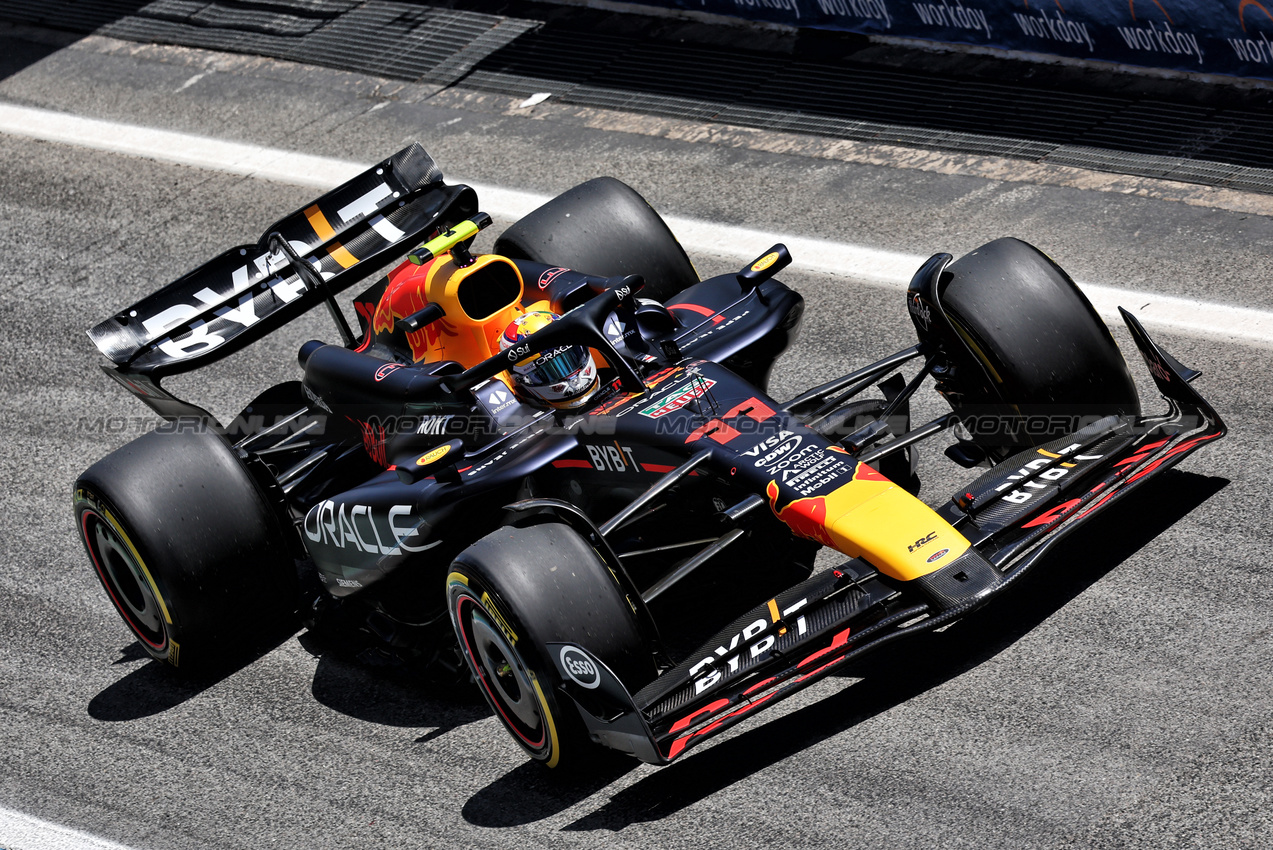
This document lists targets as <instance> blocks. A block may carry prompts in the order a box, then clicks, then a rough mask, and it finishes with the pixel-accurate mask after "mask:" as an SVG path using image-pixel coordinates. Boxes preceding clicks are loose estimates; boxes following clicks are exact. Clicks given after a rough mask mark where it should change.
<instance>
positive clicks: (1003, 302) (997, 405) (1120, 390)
mask: <svg viewBox="0 0 1273 850" xmlns="http://www.w3.org/2000/svg"><path fill="white" fill-rule="evenodd" d="M943 278H944V280H943V283H942V287H943V288H942V289H941V304H942V309H943V311H944V312H945V314H946V316H947V318H948V319H949V320H950V322H951V324H952V325H953V326H954V327H955V329H956V332H957V333H958V334H959V335H960V336H961V337H962V338H963V340H964V342H965V344H966V345H967V348H968V351H969V352H970V354H971V356H972V357H973V358H974V359H975V360H976V361H977V363H976V364H975V365H974V364H968V365H967V366H966V367H965V369H966V371H967V372H976V373H980V374H985V375H988V384H987V383H986V381H967V380H962V381H961V380H956V381H955V385H956V388H957V389H958V391H959V393H960V394H961V395H962V396H963V399H962V404H964V405H965V406H967V408H968V409H967V410H966V411H961V412H967V413H971V414H973V417H972V421H973V423H974V427H971V428H970V432H971V434H972V437H973V440H974V442H977V443H979V444H980V445H982V446H983V447H985V448H990V449H992V450H994V452H995V453H996V454H1001V453H1002V452H1004V451H1005V447H1006V450H1007V451H1008V452H1010V453H1011V452H1015V451H1016V450H1019V449H1021V448H1025V447H1029V446H1035V445H1039V444H1041V443H1045V442H1047V441H1048V440H1051V439H1055V438H1057V437H1060V436H1063V435H1064V434H1066V433H1072V432H1073V431H1075V430H1077V427H1071V425H1070V424H1069V423H1079V422H1081V420H1083V419H1085V418H1086V419H1095V418H1099V417H1101V416H1107V415H1110V414H1123V415H1135V414H1139V413H1140V401H1139V399H1138V397H1137V395H1136V386H1135V384H1134V383H1133V381H1132V377H1131V373H1130V372H1129V371H1128V369H1127V363H1126V362H1125V361H1124V360H1123V356H1122V354H1121V353H1120V352H1119V350H1118V345H1117V344H1116V343H1115V342H1114V337H1113V336H1112V335H1111V334H1110V332H1109V329H1108V328H1107V327H1106V326H1105V323H1104V322H1102V321H1101V318H1100V316H1099V315H1097V313H1096V310H1095V309H1094V308H1093V307H1092V305H1091V303H1090V302H1089V301H1088V300H1087V297H1086V296H1084V295H1083V293H1082V292H1081V291H1080V290H1079V288H1078V287H1077V286H1076V285H1075V284H1074V281H1073V280H1071V279H1070V276H1069V275H1068V274H1066V273H1065V271H1064V270H1062V269H1061V267H1060V266H1058V265H1057V264H1056V263H1054V262H1053V261H1052V260H1051V258H1049V257H1048V256H1047V255H1046V254H1044V253H1043V252H1042V251H1040V250H1039V249H1037V248H1035V247H1034V246H1033V245H1030V244H1028V243H1026V242H1022V241H1021V240H1019V239H1012V238H1004V239H996V240H995V241H993V242H990V243H988V244H986V245H983V246H981V247H980V248H978V249H977V250H975V251H973V252H972V253H970V254H968V255H966V256H964V257H961V258H960V259H958V260H956V261H955V262H953V263H951V264H950V265H949V266H947V268H946V273H945V274H944V275H943ZM956 409H959V408H958V406H957V408H956ZM983 412H984V413H986V414H988V415H987V416H984V417H976V414H977V413H983Z"/></svg>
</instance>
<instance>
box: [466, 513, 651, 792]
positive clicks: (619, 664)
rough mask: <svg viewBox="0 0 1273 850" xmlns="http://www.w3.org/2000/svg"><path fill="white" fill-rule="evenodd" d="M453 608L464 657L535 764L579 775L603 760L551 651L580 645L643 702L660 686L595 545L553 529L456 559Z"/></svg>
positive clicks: (493, 539)
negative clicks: (553, 646) (651, 686)
mask: <svg viewBox="0 0 1273 850" xmlns="http://www.w3.org/2000/svg"><path fill="white" fill-rule="evenodd" d="M447 601H448V604H449V607H450V610H451V622H452V624H453V625H454V626H455V634H456V637H457V639H458V640H459V645H460V653H461V655H463V656H464V659H465V661H466V662H467V663H468V665H469V669H470V670H471V672H472V673H473V677H474V679H475V680H476V682H477V685H478V688H479V690H481V692H482V696H483V697H485V698H486V701H487V702H488V703H489V704H490V706H491V710H492V711H494V712H495V716H496V717H497V718H498V719H499V721H500V722H501V723H502V724H503V725H504V728H505V729H506V730H507V731H508V733H509V734H510V735H511V736H512V737H513V740H515V741H516V742H517V743H518V744H519V745H520V746H521V748H522V749H523V750H525V751H526V753H527V754H528V755H529V756H530V757H531V758H532V759H534V760H535V761H537V762H540V763H541V764H544V765H546V766H547V767H551V768H554V769H555V770H560V771H566V772H573V771H574V770H577V769H578V768H580V767H581V765H585V764H587V763H588V762H589V761H591V757H593V756H596V755H600V752H599V751H598V748H597V746H596V745H595V744H593V743H591V742H590V741H589V740H588V735H587V732H586V731H585V727H584V724H583V721H582V720H581V719H580V717H579V714H578V711H577V709H576V708H575V706H574V705H573V703H572V702H571V700H570V698H569V697H567V696H565V695H564V694H562V693H561V691H560V690H559V686H560V685H561V684H562V680H561V676H560V674H559V673H558V672H557V668H556V666H555V665H554V664H553V663H552V661H551V660H550V658H549V650H548V649H547V648H546V644H548V643H554V642H570V643H576V644H578V645H580V646H582V647H584V648H586V649H587V650H588V651H589V652H591V653H592V654H593V655H595V656H596V657H598V658H600V659H601V660H602V661H603V662H604V663H605V664H606V666H607V667H609V668H610V669H611V670H612V671H614V673H615V674H616V675H617V676H618V677H619V679H620V681H622V682H623V683H624V685H625V686H627V688H628V689H629V692H635V691H636V690H637V689H639V688H640V687H641V686H642V685H644V684H646V683H647V682H649V681H650V680H652V679H653V678H654V675H655V670H654V663H653V660H652V658H651V656H650V653H649V652H648V651H647V649H646V647H645V646H644V644H643V642H642V640H641V636H640V633H639V630H638V626H637V620H636V616H635V614H633V611H632V607H631V605H630V604H629V603H628V601H627V599H626V597H625V596H624V594H623V591H622V590H621V589H620V587H619V585H618V582H617V581H615V579H614V577H613V576H612V575H611V574H610V571H609V569H607V567H606V566H605V564H604V563H602V561H601V559H600V558H599V557H598V556H597V553H596V552H595V551H594V550H593V549H592V547H591V546H590V545H589V544H588V542H587V541H586V540H584V539H583V538H582V537H580V536H579V534H578V533H576V532H575V531H574V530H572V529H571V528H569V527H568V526H566V525H564V524H562V523H557V522H548V523H542V524H538V525H531V526H528V527H524V528H517V527H512V526H510V527H506V528H501V529H500V530H498V531H495V532H492V533H491V534H488V535H487V536H486V537H483V538H482V539H480V540H478V541H477V542H476V543H474V544H473V545H472V546H470V547H469V548H467V549H465V550H464V551H463V552H461V553H460V554H459V556H457V557H456V559H455V561H454V562H453V563H452V564H451V573H450V575H449V576H448V577H447Z"/></svg>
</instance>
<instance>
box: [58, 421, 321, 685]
mask: <svg viewBox="0 0 1273 850" xmlns="http://www.w3.org/2000/svg"><path fill="white" fill-rule="evenodd" d="M75 516H76V525H77V526H78V528H79V532H80V537H81V539H82V540H83V542H84V547H85V549H86V550H87V551H88V556H89V561H90V562H91V564H92V566H93V569H94V572H95V573H96V575H97V578H98V579H99V580H100V581H101V583H102V587H103V588H104V589H105V590H106V595H107V596H108V597H109V598H110V600H111V602H112V603H113V604H114V606H115V609H116V610H117V611H118V612H119V615H120V616H121V617H122V618H123V620H124V623H125V624H126V625H127V626H128V628H129V630H130V631H131V632H132V633H133V635H134V636H135V637H136V638H137V640H138V641H139V642H140V643H141V645H142V647H143V648H144V649H145V650H146V652H148V653H149V654H150V655H151V656H152V657H153V658H156V659H158V660H160V661H163V662H165V663H167V664H169V665H171V666H172V667H175V668H178V669H179V670H181V671H185V672H191V671H194V672H204V671H207V670H209V669H218V668H222V667H225V666H230V665H233V664H234V663H236V662H239V661H242V660H244V659H246V658H247V657H248V655H249V653H250V651H251V650H252V649H255V648H257V647H258V646H260V645H261V644H263V643H264V642H265V641H266V640H267V639H269V638H273V637H277V636H280V635H281V634H282V633H283V632H284V631H285V630H287V629H292V628H295V622H296V614H295V612H296V607H297V597H298V592H297V576H296V568H295V563H294V561H293V559H292V556H291V553H290V550H289V548H288V546H287V543H286V538H285V537H284V535H285V533H287V531H288V529H285V528H284V526H283V524H282V523H281V522H280V520H279V516H278V514H277V513H276V512H275V510H274V509H273V508H272V507H271V506H270V504H269V502H267V500H266V497H265V495H264V494H263V493H262V491H261V488H260V487H259V486H258V485H257V483H256V482H255V480H254V479H253V478H252V476H251V474H250V473H249V472H248V470H247V468H246V467H245V466H244V464H243V462H242V461H241V460H240V459H239V457H238V456H237V455H236V454H235V452H234V451H233V450H232V449H231V448H230V446H229V445H228V444H227V443H226V442H225V440H223V439H222V438H221V437H219V436H217V435H215V434H212V433H208V432H206V431H199V432H198V433H195V432H193V430H192V431H190V432H180V431H179V432H177V433H158V432H152V433H149V434H146V435H144V436H142V437H139V438H138V439H136V440H134V441H133V442H131V443H129V444H128V445H126V446H124V447H123V448H120V449H119V450H117V451H115V452H113V453H112V454H110V455H107V456H106V457H105V458H103V459H102V460H100V461H98V462H97V463H95V464H93V465H92V466H91V467H89V468H88V470H87V471H86V472H84V474H83V475H81V476H80V478H79V480H78V481H76V483H75Z"/></svg>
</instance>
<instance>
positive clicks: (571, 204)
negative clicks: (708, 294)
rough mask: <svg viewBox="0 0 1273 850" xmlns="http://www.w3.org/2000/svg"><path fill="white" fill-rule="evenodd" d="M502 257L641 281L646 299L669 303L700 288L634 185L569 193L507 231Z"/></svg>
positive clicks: (598, 183) (598, 184) (609, 182)
mask: <svg viewBox="0 0 1273 850" xmlns="http://www.w3.org/2000/svg"><path fill="white" fill-rule="evenodd" d="M495 253H496V254H502V255H504V256H505V257H510V258H512V259H518V260H531V261H533V262H536V263H546V264H548V265H550V266H563V267H565V268H568V269H573V270H574V271H579V272H583V273H585V274H591V275H598V276H600V277H613V276H616V275H630V274H639V275H641V276H642V277H643V278H645V288H644V289H643V290H642V291H641V295H642V296H644V297H646V298H653V299H655V300H657V301H664V300H666V299H668V298H670V297H672V296H673V295H675V294H676V293H678V292H680V291H681V290H683V289H685V288H686V287H687V286H691V285H693V284H695V283H698V274H697V272H695V271H694V265H693V263H691V262H690V259H689V257H688V256H686V254H685V250H684V249H683V248H682V247H681V244H680V243H679V242H677V241H676V237H675V236H674V235H672V231H671V230H670V229H669V228H668V226H667V224H666V223H665V222H664V221H663V219H662V217H661V216H659V214H658V213H657V212H655V211H654V209H653V208H652V207H651V206H650V205H649V204H648V203H646V201H645V198H642V197H641V196H640V195H639V194H637V192H636V190H634V189H632V188H631V187H630V186H628V185H627V184H625V183H623V182H621V181H619V180H616V179H614V178H613V177H598V178H596V179H594V180H589V181H588V182H587V183H581V184H580V185H578V186H576V187H575V188H573V189H571V190H569V191H567V192H563V193H562V194H560V195H558V196H557V197H555V198H553V199H552V200H551V201H549V202H548V203H546V204H544V205H543V206H542V207H540V208H539V209H537V210H535V211H534V212H532V213H531V214H530V215H528V216H526V217H525V218H523V219H521V220H520V221H518V222H517V223H516V224H514V225H513V226H512V227H510V228H508V230H505V231H504V233H503V234H502V235H501V236H500V238H499V239H497V240H496V241H495Z"/></svg>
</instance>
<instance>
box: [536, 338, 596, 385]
mask: <svg viewBox="0 0 1273 850" xmlns="http://www.w3.org/2000/svg"><path fill="white" fill-rule="evenodd" d="M587 360H588V349H586V348H584V347H583V346H578V345H576V346H573V347H571V348H558V349H555V350H553V351H545V352H544V353H543V354H541V355H539V358H538V359H537V360H536V361H535V362H534V366H533V368H531V369H527V370H525V371H523V372H522V377H523V378H524V379H525V381H526V383H527V385H529V386H533V387H543V386H547V385H549V384H559V383H561V382H563V381H565V380H566V379H567V378H569V377H570V376H571V375H574V374H575V373H576V372H578V371H579V370H580V369H582V368H583V367H584V364H585V363H586V362H587ZM519 371H521V370H519Z"/></svg>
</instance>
